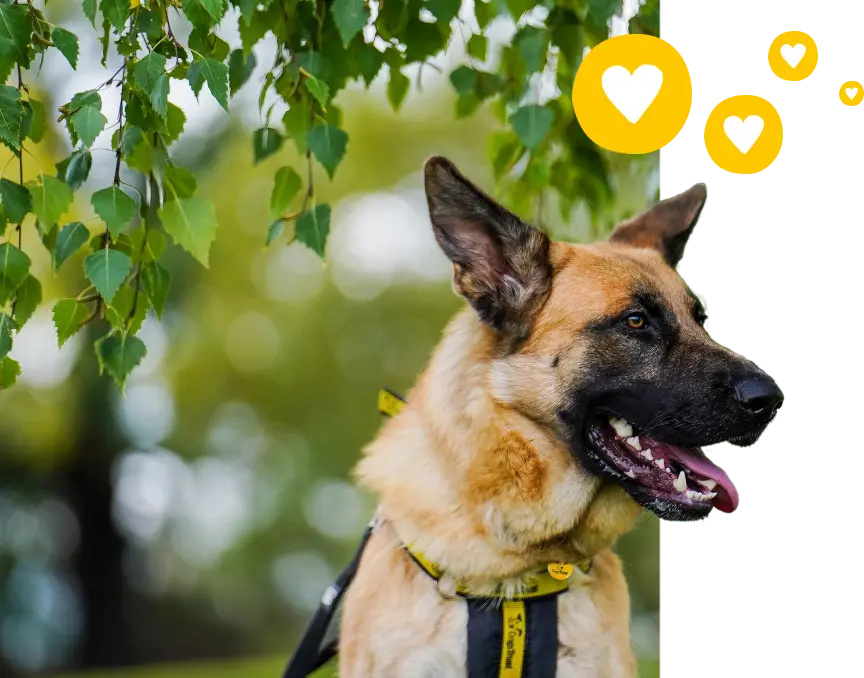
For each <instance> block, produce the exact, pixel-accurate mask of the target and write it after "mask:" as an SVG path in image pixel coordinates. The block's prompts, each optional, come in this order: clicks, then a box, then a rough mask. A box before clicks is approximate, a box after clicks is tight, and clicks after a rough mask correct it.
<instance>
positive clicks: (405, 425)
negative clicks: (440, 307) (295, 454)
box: [358, 310, 640, 579]
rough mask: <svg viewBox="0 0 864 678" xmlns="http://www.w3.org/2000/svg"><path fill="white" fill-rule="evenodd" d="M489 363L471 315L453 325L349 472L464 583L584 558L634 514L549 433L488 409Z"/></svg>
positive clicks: (491, 348) (512, 413) (507, 411)
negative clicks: (393, 415) (355, 472)
mask: <svg viewBox="0 0 864 678" xmlns="http://www.w3.org/2000/svg"><path fill="white" fill-rule="evenodd" d="M495 355H496V352H495V338H494V336H493V335H492V333H491V331H490V330H488V329H487V328H486V326H485V325H483V324H482V323H481V322H480V321H479V320H478V319H477V317H476V316H475V314H474V313H473V312H471V311H470V310H466V311H465V312H463V313H460V314H459V315H457V316H456V318H454V320H453V321H452V322H451V323H450V325H449V326H448V328H447V330H446V331H445V334H444V338H443V340H442V341H441V343H440V345H439V346H438V348H437V350H436V351H435V353H434V355H433V357H432V360H431V362H430V364H429V367H428V368H427V369H426V371H425V372H424V373H423V375H422V376H421V378H420V379H419V381H418V383H417V386H416V387H415V388H414V390H413V391H412V392H411V395H410V397H409V400H408V404H407V405H406V407H405V409H404V410H403V411H402V413H401V414H400V415H399V416H398V417H396V418H394V419H393V420H391V421H389V422H388V423H387V424H386V425H385V426H384V427H383V429H382V430H381V432H380V434H379V435H378V437H377V438H376V439H375V440H374V441H373V442H372V444H371V445H369V447H368V448H367V450H366V455H365V457H364V459H363V461H362V462H361V463H360V465H359V467H358V475H359V477H360V480H361V483H362V484H363V485H364V486H366V487H368V488H369V489H371V490H373V491H375V492H376V493H377V494H378V495H379V498H380V502H381V511H382V514H383V517H384V518H385V519H386V520H387V521H389V522H390V523H391V524H392V525H393V526H394V528H395V530H396V532H397V533H398V535H399V537H400V539H401V540H402V541H403V542H405V543H408V544H411V545H412V546H413V547H414V548H415V549H417V550H419V551H421V552H422V553H424V555H425V556H426V557H427V558H429V559H431V560H433V561H435V562H437V563H438V564H439V565H440V566H441V567H442V568H444V569H445V570H447V571H448V572H449V573H452V574H453V575H454V576H456V577H458V578H461V579H471V578H474V579H484V578H485V579H488V578H493V579H494V578H503V577H509V576H513V575H516V574H518V573H520V572H522V571H524V570H527V569H530V568H534V567H536V566H538V565H541V564H545V563H548V562H551V561H559V560H562V561H567V560H571V561H572V560H577V559H582V558H586V557H589V558H590V557H591V556H592V555H594V554H595V553H596V552H597V551H599V550H601V549H604V548H607V547H609V546H610V545H611V544H612V543H613V542H614V541H616V540H617V539H618V537H620V536H621V534H623V533H624V532H626V531H627V530H629V529H630V528H631V526H632V524H633V521H634V520H635V518H636V517H637V515H638V514H639V512H640V509H639V507H638V506H637V505H636V504H635V503H634V502H633V501H632V500H631V499H630V498H629V497H627V495H626V494H625V493H624V492H623V491H622V490H620V489H619V488H618V487H617V486H615V485H609V484H604V483H602V482H601V481H600V480H599V479H598V478H596V477H594V476H592V475H590V474H588V473H586V472H585V471H584V470H583V469H582V468H581V466H580V465H579V463H578V462H577V461H576V460H575V459H574V458H573V457H572V455H570V453H569V452H568V450H567V448H566V446H565V445H564V443H563V442H561V441H560V440H559V439H558V438H557V437H556V436H555V435H554V433H553V432H552V431H551V430H549V429H548V428H547V427H544V426H542V425H540V424H538V423H536V422H534V421H532V420H531V419H529V418H528V417H525V416H523V415H522V414H520V413H519V412H517V411H516V410H515V409H512V408H509V407H506V406H504V405H502V404H501V403H500V402H498V401H496V399H495V397H494V396H493V393H492V389H491V376H492V370H493V364H494V361H495Z"/></svg>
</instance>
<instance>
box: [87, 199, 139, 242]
mask: <svg viewBox="0 0 864 678" xmlns="http://www.w3.org/2000/svg"><path fill="white" fill-rule="evenodd" d="M90 202H91V203H92V204H93V209H94V210H96V214H98V215H99V217H100V218H101V219H102V221H104V222H105V225H106V226H107V227H108V230H109V231H110V232H111V237H112V238H113V239H115V240H116V239H117V237H118V236H119V235H120V231H122V230H123V229H124V228H125V227H126V226H127V225H128V224H129V222H130V221H132V219H133V218H134V216H135V213H136V212H137V211H138V203H136V202H135V200H133V199H132V198H131V197H130V196H129V195H127V194H126V193H124V192H123V191H122V190H120V188H118V187H117V186H109V187H108V188H103V189H102V190H101V191H96V192H95V193H94V194H93V197H92V198H90Z"/></svg>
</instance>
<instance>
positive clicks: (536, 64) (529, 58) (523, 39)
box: [514, 26, 549, 73]
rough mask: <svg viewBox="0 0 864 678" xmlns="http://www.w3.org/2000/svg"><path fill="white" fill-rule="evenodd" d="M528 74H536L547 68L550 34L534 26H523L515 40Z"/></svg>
mask: <svg viewBox="0 0 864 678" xmlns="http://www.w3.org/2000/svg"><path fill="white" fill-rule="evenodd" d="M514 42H515V44H516V47H517V49H518V50H519V54H520V55H521V56H522V60H523V61H524V62H525V67H526V69H527V72H528V73H536V72H537V71H541V70H543V68H544V67H545V66H546V50H547V49H548V47H549V34H548V33H547V32H546V31H545V30H543V29H541V28H535V27H534V26H523V27H522V28H520V29H519V32H518V33H517V34H516V38H515V40H514Z"/></svg>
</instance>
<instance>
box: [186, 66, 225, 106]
mask: <svg viewBox="0 0 864 678" xmlns="http://www.w3.org/2000/svg"><path fill="white" fill-rule="evenodd" d="M188 77H189V84H190V85H191V86H192V91H193V92H195V95H196V96H197V95H198V93H199V92H200V91H201V86H202V85H203V83H204V82H206V83H207V87H209V88H210V94H212V95H213V97H214V98H215V99H216V101H218V102H219V105H220V106H222V108H224V109H225V110H226V111H227V110H228V66H226V65H225V64H223V63H222V62H221V61H216V59H212V58H210V57H207V58H206V59H203V60H200V61H196V62H194V63H193V64H192V65H191V66H190V67H189V76H188Z"/></svg>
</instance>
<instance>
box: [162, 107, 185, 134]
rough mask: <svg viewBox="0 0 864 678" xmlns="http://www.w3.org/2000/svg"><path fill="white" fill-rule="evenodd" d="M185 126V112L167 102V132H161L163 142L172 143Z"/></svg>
mask: <svg viewBox="0 0 864 678" xmlns="http://www.w3.org/2000/svg"><path fill="white" fill-rule="evenodd" d="M185 126H186V114H185V113H184V112H183V109H182V108H180V107H179V106H175V105H174V104H172V103H170V102H169V104H168V113H167V116H166V127H167V133H163V134H162V138H163V139H164V140H165V143H167V144H172V143H174V142H175V141H177V138H178V137H179V136H180V134H182V132H183V128H184V127H185Z"/></svg>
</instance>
